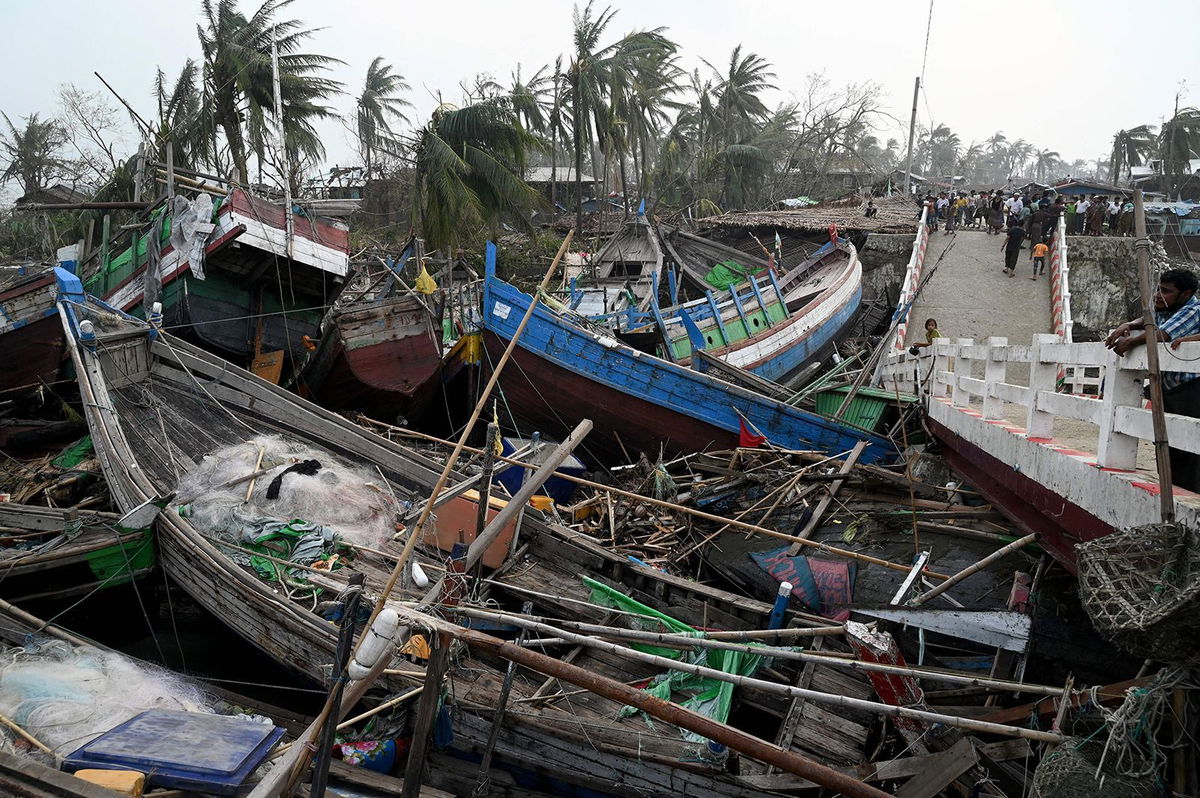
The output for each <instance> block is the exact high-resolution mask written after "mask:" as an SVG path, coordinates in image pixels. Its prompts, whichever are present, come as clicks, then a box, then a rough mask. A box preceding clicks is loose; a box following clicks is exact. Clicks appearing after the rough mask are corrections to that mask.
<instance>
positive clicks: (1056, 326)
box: [1031, 214, 1085, 393]
mask: <svg viewBox="0 0 1200 798" xmlns="http://www.w3.org/2000/svg"><path fill="white" fill-rule="evenodd" d="M1031 246H1032V245H1031ZM1068 248H1069V247H1068V245H1067V216H1066V214H1060V215H1059V217H1058V226H1057V227H1056V228H1055V229H1054V235H1053V236H1051V237H1050V316H1051V322H1052V324H1053V329H1051V332H1052V333H1054V334H1055V335H1057V336H1060V337H1061V338H1062V340H1064V341H1067V342H1070V341H1072V340H1074V339H1073V337H1072V336H1073V333H1074V327H1075V321H1074V320H1073V319H1072V318H1071V267H1070V264H1068V263H1067V250H1068ZM1084 384H1085V383H1084V382H1083V381H1082V380H1080V381H1078V382H1072V383H1068V382H1067V374H1066V371H1065V370H1064V371H1060V372H1059V373H1058V381H1057V383H1056V385H1057V388H1058V390H1060V391H1066V392H1067V393H1080V392H1081V391H1077V390H1074V387H1075V386H1076V385H1080V386H1082V385H1084Z"/></svg>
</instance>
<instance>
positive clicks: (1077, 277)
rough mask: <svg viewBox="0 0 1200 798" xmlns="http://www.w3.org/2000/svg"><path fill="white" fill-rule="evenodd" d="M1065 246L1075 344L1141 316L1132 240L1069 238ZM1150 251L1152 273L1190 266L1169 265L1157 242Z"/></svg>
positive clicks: (1135, 258)
mask: <svg viewBox="0 0 1200 798" xmlns="http://www.w3.org/2000/svg"><path fill="white" fill-rule="evenodd" d="M1067 247H1068V249H1067V262H1068V263H1069V264H1070V268H1071V315H1072V317H1073V318H1074V320H1075V335H1074V338H1075V340H1076V341H1092V340H1096V339H1097V338H1098V337H1099V338H1103V337H1104V336H1105V335H1106V334H1107V333H1108V331H1109V330H1111V329H1112V328H1113V327H1116V326H1117V325H1118V324H1121V323H1122V322H1125V321H1128V320H1129V319H1131V318H1133V317H1135V316H1138V315H1140V314H1141V305H1142V299H1141V291H1140V289H1139V288H1138V275H1137V255H1136V254H1135V253H1134V250H1133V239H1132V238H1117V237H1113V236H1096V237H1091V236H1070V237H1069V238H1068V239H1067ZM1150 252H1151V255H1150V268H1151V272H1152V273H1159V272H1162V271H1164V270H1166V269H1172V268H1177V267H1181V266H1182V267H1187V266H1188V265H1189V264H1186V263H1181V262H1172V261H1171V260H1170V259H1169V258H1168V257H1167V255H1166V253H1165V252H1164V251H1163V248H1162V244H1160V243H1158V242H1154V243H1153V247H1152V249H1151V250H1150Z"/></svg>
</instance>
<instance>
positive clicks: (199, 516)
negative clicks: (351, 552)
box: [177, 435, 401, 562]
mask: <svg viewBox="0 0 1200 798" xmlns="http://www.w3.org/2000/svg"><path fill="white" fill-rule="evenodd" d="M260 448H261V449H262V452H263V455H262V465H261V466H260V468H262V469H268V468H269V469H271V470H270V471H268V472H267V473H265V474H263V475H262V476H260V477H258V478H257V479H256V480H255V481H254V488H253V490H252V491H251V493H250V499H249V501H247V500H246V490H247V488H248V487H249V485H250V483H249V481H242V482H237V484H234V485H230V484H229V483H231V482H236V481H237V480H239V479H241V478H242V477H245V476H247V475H249V474H252V473H254V472H255V470H256V469H255V464H256V463H257V462H258V453H259V450H260ZM177 501H178V503H179V504H180V505H181V506H180V508H179V511H180V515H185V516H187V517H188V518H189V519H190V520H191V522H192V524H193V525H194V526H195V527H196V528H197V529H199V530H200V531H201V532H202V533H205V534H209V535H213V536H215V537H219V538H222V539H225V540H230V541H234V542H238V543H239V544H241V543H255V542H258V541H259V539H260V538H262V537H263V536H264V535H271V536H277V535H284V536H293V537H294V538H295V544H296V546H299V545H300V543H301V542H302V539H304V538H305V536H306V535H307V536H309V538H308V540H307V541H305V542H306V543H308V545H309V546H310V547H311V546H312V545H313V544H315V543H316V542H317V541H318V538H319V539H320V541H322V542H323V543H324V544H329V545H332V544H333V543H334V542H335V538H339V539H344V540H346V541H349V542H351V543H355V544H358V545H363V546H372V547H376V546H378V545H379V544H380V543H381V542H382V541H384V540H386V539H388V538H389V537H391V535H393V534H394V533H395V531H396V519H397V517H398V514H399V512H400V511H401V505H400V503H399V502H398V500H397V499H396V497H395V496H394V495H393V494H392V492H391V488H390V486H389V485H388V484H387V483H386V482H385V481H384V480H383V478H382V476H380V474H379V473H378V472H377V471H368V470H366V469H364V468H358V467H355V466H353V465H351V464H349V463H347V462H345V461H344V460H342V459H341V458H339V457H336V456H335V455H333V454H331V453H330V452H328V451H325V450H323V449H317V448H314V447H312V446H309V445H307V444H304V443H300V442H297V441H291V440H288V439H286V438H282V437H279V436H274V435H260V436H258V437H255V438H252V439H250V440H248V441H245V442H243V443H239V444H234V445H232V446H227V447H225V448H223V449H218V450H216V451H214V452H212V453H211V454H209V455H207V456H206V457H205V458H204V459H203V460H202V461H201V462H200V463H199V464H198V465H197V466H196V467H195V468H193V469H192V470H191V471H189V472H188V473H187V474H185V475H184V476H183V478H182V479H181V480H180V481H179V498H178V500H177ZM296 532H299V534H298V535H292V533H296ZM296 546H293V549H294V548H295V547H296ZM318 548H320V547H318ZM301 553H302V554H303V553H309V554H312V553H313V551H308V552H301ZM288 559H294V561H297V562H300V561H301V560H300V559H295V558H292V557H289V558H288ZM309 561H311V558H310V560H309Z"/></svg>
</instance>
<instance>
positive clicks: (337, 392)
mask: <svg viewBox="0 0 1200 798" xmlns="http://www.w3.org/2000/svg"><path fill="white" fill-rule="evenodd" d="M412 252H413V244H412V243H410V244H409V246H408V247H406V248H405V251H404V253H403V254H401V256H400V258H399V259H398V260H397V262H396V263H394V264H392V263H387V264H386V268H387V270H388V273H387V274H385V275H383V279H384V280H386V285H385V286H384V287H383V288H382V289H381V288H379V287H378V286H379V281H378V280H377V281H376V282H375V283H374V284H373V285H372V286H368V287H366V288H364V289H363V290H361V291H353V295H352V296H349V297H346V300H347V301H344V302H343V301H341V299H339V301H338V302H336V303H335V304H334V307H333V308H331V309H330V312H329V313H328V314H327V315H326V317H325V318H324V319H323V320H322V322H321V332H320V341H319V343H318V344H317V349H316V351H315V352H314V353H313V355H312V357H311V358H309V360H308V362H306V363H305V365H304V367H303V369H302V371H301V373H300V375H299V378H298V380H297V383H298V390H299V392H300V393H301V394H302V395H305V396H309V397H312V398H313V399H314V400H316V402H317V403H318V404H320V405H321V406H322V407H325V408H327V409H330V410H343V409H354V410H361V411H362V412H364V413H367V414H368V415H370V416H373V417H375V418H379V419H383V420H389V421H390V420H392V419H395V418H397V417H398V416H399V417H401V418H406V419H415V418H419V417H420V416H421V415H422V413H423V412H424V410H425V408H426V406H427V405H428V404H429V402H430V400H432V399H433V398H434V396H435V395H436V392H437V390H438V388H439V387H440V384H441V376H442V341H441V332H442V330H441V318H440V314H439V313H435V312H434V309H433V308H432V307H431V306H430V304H429V298H428V297H423V296H421V295H420V294H417V293H414V292H411V291H403V292H401V293H395V292H394V291H393V290H391V289H393V288H394V287H395V282H394V281H393V280H391V279H388V278H389V277H390V276H391V272H392V271H395V272H399V271H400V270H401V269H403V268H404V264H405V262H407V260H408V259H409V257H410V256H411V254H412ZM351 290H352V289H351Z"/></svg>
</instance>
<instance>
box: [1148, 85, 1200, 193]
mask: <svg viewBox="0 0 1200 798" xmlns="http://www.w3.org/2000/svg"><path fill="white" fill-rule="evenodd" d="M1158 156H1159V157H1160V158H1162V169H1163V177H1164V179H1165V181H1167V182H1169V183H1170V186H1169V187H1168V186H1164V189H1165V190H1167V192H1168V193H1169V194H1170V193H1175V191H1176V186H1175V176H1176V175H1180V174H1184V173H1187V172H1190V171H1191V169H1189V168H1188V167H1189V165H1190V163H1191V160H1192V159H1193V158H1196V157H1200V109H1196V108H1180V107H1179V98H1178V96H1176V98H1175V115H1174V116H1172V117H1171V118H1170V119H1168V120H1167V121H1166V122H1163V126H1162V130H1161V131H1159V134H1158Z"/></svg>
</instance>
